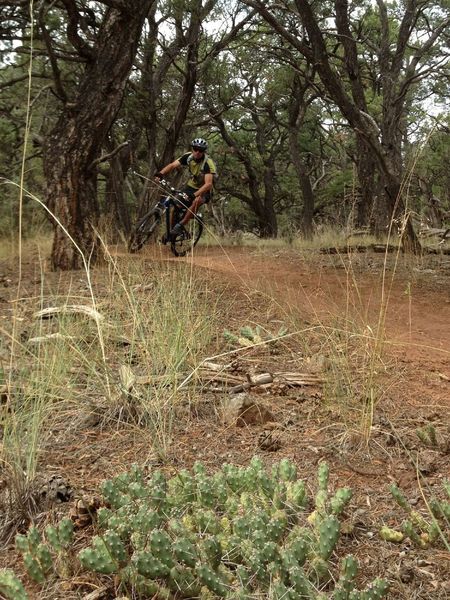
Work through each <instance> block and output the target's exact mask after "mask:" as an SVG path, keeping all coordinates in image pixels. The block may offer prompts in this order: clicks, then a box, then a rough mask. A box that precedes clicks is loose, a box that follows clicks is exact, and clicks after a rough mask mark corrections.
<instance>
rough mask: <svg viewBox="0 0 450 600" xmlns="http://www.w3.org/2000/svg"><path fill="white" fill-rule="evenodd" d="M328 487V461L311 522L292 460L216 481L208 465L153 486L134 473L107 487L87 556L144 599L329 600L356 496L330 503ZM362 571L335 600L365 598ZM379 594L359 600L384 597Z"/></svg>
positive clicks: (352, 565) (231, 471) (225, 474)
mask: <svg viewBox="0 0 450 600" xmlns="http://www.w3.org/2000/svg"><path fill="white" fill-rule="evenodd" d="M328 486H329V469H328V465H326V464H325V463H321V465H320V467H319V474H318V486H317V487H318V492H317V495H316V501H315V511H314V513H315V514H314V517H313V518H312V519H309V520H308V518H307V516H308V515H307V513H306V507H307V506H308V503H309V501H308V497H307V492H306V485H305V483H304V482H303V481H302V480H299V479H298V476H297V469H296V466H295V465H294V464H293V463H292V462H290V461H288V460H286V459H284V460H282V461H281V462H280V463H279V464H276V465H275V466H274V467H273V468H272V470H271V472H270V473H269V472H268V471H267V470H266V469H265V468H264V465H263V463H262V461H261V460H260V459H259V458H254V459H253V460H252V461H251V462H250V464H249V465H248V466H247V467H236V466H234V465H224V466H223V468H222V469H221V470H220V471H218V472H216V473H215V474H213V475H209V474H208V473H207V471H206V469H205V467H204V466H203V465H202V464H200V463H196V465H195V466H194V468H193V471H192V473H190V472H188V471H186V470H182V471H180V472H179V473H178V474H177V475H176V476H175V477H172V478H171V479H169V480H165V478H164V477H163V476H162V474H161V473H160V472H155V473H154V474H153V476H152V478H151V479H150V481H148V482H145V481H144V478H143V476H142V474H141V473H140V472H139V470H138V469H134V470H132V471H130V472H129V473H127V474H123V475H121V476H119V477H116V478H115V479H113V480H111V481H108V482H105V484H104V485H103V488H102V489H103V493H104V495H105V497H106V499H107V501H108V503H109V505H110V506H111V508H109V509H102V510H100V511H99V514H98V517H99V526H100V527H101V530H102V531H100V532H99V535H98V536H96V537H95V538H94V539H93V542H92V544H91V546H90V547H88V548H85V549H84V550H82V551H81V552H80V554H79V558H80V561H81V563H82V565H83V566H84V567H85V568H87V569H90V570H93V571H97V572H99V573H108V574H115V575H116V577H118V578H119V579H121V580H122V582H123V583H124V585H126V586H128V587H131V588H132V590H134V591H133V593H136V594H141V595H142V597H145V594H150V593H153V594H156V595H157V597H164V598H175V597H177V598H178V597H185V598H191V597H198V598H204V599H207V598H211V599H214V598H233V599H236V600H238V599H240V598H242V599H244V598H246V599H250V598H255V599H256V598H261V599H262V598H269V599H273V600H275V599H276V598H286V599H288V598H300V597H304V598H311V599H312V600H322V599H327V598H330V599H331V598H333V597H334V596H333V595H328V596H327V595H326V594H324V593H322V594H320V593H319V592H317V588H318V586H320V585H322V584H324V583H326V582H331V581H332V579H333V572H332V571H333V567H332V565H331V563H330V559H331V557H332V555H333V553H334V551H335V549H336V546H337V543H338V541H339V531H340V523H339V515H340V514H341V513H342V511H343V510H344V508H345V506H346V505H347V503H348V502H349V500H350V498H351V491H350V490H349V489H347V488H343V489H340V490H337V491H336V492H335V493H334V494H333V495H329V490H328ZM356 571H357V566H356V562H355V560H354V559H353V558H352V557H347V558H346V559H345V561H344V563H343V566H342V568H341V575H340V577H339V579H338V582H337V584H336V594H337V593H338V592H339V593H340V596H336V599H339V598H348V597H349V594H350V592H355V594H356V593H358V594H359V592H357V590H355V589H354V580H355V577H356ZM330 585H331V584H330ZM373 586H375V587H374V588H373V589H376V590H378V587H377V586H379V584H377V583H376V582H374V583H373ZM373 586H372V587H373ZM372 587H371V588H370V589H369V588H368V589H367V590H365V591H363V592H361V594H366V595H365V596H359V595H355V596H354V597H355V599H356V600H357V599H358V598H360V597H361V598H363V597H364V598H375V597H377V596H376V595H374V594H375V592H372V591H371V590H372ZM377 593H378V592H377ZM367 594H372V595H367ZM379 597H380V598H381V597H382V596H379Z"/></svg>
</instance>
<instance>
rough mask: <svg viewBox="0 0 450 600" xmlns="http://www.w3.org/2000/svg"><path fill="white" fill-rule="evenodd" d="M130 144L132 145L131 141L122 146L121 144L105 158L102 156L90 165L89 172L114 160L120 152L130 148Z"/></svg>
mask: <svg viewBox="0 0 450 600" xmlns="http://www.w3.org/2000/svg"><path fill="white" fill-rule="evenodd" d="M129 143H130V140H127V141H126V142H123V143H122V144H119V145H118V146H117V147H116V148H114V150H113V151H112V152H109V153H108V154H104V155H103V156H100V157H99V158H96V159H95V160H94V161H92V162H91V164H90V165H89V171H92V170H93V169H95V168H96V167H97V166H98V165H99V164H100V163H103V162H106V161H107V160H109V159H110V158H112V157H113V156H115V155H116V154H117V153H118V152H120V151H121V150H122V148H125V147H126V146H128V145H129Z"/></svg>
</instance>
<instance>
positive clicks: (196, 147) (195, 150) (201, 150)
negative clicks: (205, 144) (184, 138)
mask: <svg viewBox="0 0 450 600" xmlns="http://www.w3.org/2000/svg"><path fill="white" fill-rule="evenodd" d="M192 150H194V152H204V150H203V148H199V147H198V146H192Z"/></svg>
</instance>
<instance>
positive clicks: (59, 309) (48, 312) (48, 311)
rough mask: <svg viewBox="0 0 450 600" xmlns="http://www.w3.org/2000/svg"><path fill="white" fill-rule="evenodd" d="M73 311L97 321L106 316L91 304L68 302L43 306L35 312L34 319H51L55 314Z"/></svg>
mask: <svg viewBox="0 0 450 600" xmlns="http://www.w3.org/2000/svg"><path fill="white" fill-rule="evenodd" d="M71 313H79V314H84V315H86V316H88V317H90V318H91V319H94V320H95V321H104V320H105V317H104V316H103V315H102V314H100V313H99V312H98V310H95V309H94V308H92V307H91V306H85V305H84V304H66V305H64V306H51V307H49V308H43V309H42V310H40V311H38V312H37V313H34V315H33V318H34V319H39V318H41V319H50V318H51V317H53V316H55V315H66V314H71Z"/></svg>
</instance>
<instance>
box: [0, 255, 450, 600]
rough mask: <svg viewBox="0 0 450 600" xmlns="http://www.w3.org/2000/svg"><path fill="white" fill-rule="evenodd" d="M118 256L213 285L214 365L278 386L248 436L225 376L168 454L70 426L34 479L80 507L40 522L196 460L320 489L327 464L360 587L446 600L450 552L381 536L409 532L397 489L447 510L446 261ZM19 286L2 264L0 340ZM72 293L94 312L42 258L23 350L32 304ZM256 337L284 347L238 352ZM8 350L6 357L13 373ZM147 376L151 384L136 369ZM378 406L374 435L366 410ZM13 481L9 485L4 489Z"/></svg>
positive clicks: (32, 269)
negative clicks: (262, 471)
mask: <svg viewBox="0 0 450 600" xmlns="http://www.w3.org/2000/svg"><path fill="white" fill-rule="evenodd" d="M111 254H112V257H113V259H114V261H116V263H117V264H118V265H119V266H120V268H121V271H122V272H124V271H126V270H127V269H130V268H134V266H135V265H136V264H138V263H139V264H140V266H141V268H142V267H143V268H144V271H148V274H149V278H150V280H151V278H152V277H158V269H160V268H164V272H165V273H167V272H168V270H170V269H176V270H186V271H187V272H189V273H192V274H193V275H192V276H193V277H196V278H198V280H199V281H201V282H202V285H206V289H207V292H205V294H206V296H207V298H206V299H207V301H208V302H210V303H211V305H213V304H214V306H215V310H216V313H217V314H218V315H219V317H218V319H217V323H216V335H215V336H213V341H212V342H211V343H210V346H209V347H208V348H205V352H204V356H203V359H206V358H207V357H210V361H209V362H215V363H220V364H222V365H225V364H229V367H227V368H228V371H226V374H228V375H229V376H230V381H231V380H232V379H233V378H236V381H237V380H239V378H240V379H241V380H242V381H244V382H245V381H246V377H247V376H255V375H258V374H261V373H270V374H272V375H274V381H273V382H272V383H268V384H265V385H261V386H259V385H255V386H254V387H251V388H250V389H249V390H247V392H246V393H247V395H248V397H250V399H251V400H252V401H254V403H255V405H257V406H258V407H259V411H258V413H257V416H256V418H255V419H254V420H253V421H252V420H251V419H248V420H244V421H242V420H241V421H239V419H238V425H241V426H237V425H236V420H234V421H233V420H231V421H230V418H229V409H228V408H227V403H228V398H229V397H230V393H229V390H227V389H226V388H225V387H224V385H223V381H221V380H220V378H218V380H217V381H215V380H214V373H213V372H211V371H208V373H206V372H204V374H203V375H200V384H198V385H197V387H196V389H195V401H193V400H192V395H188V396H189V398H187V399H186V402H185V403H181V404H180V405H179V409H178V410H177V418H176V419H175V420H174V422H173V424H172V429H171V431H170V435H169V438H170V439H169V440H168V441H167V440H166V441H167V446H165V448H164V453H163V454H162V453H161V451H160V450H158V451H157V449H156V448H155V444H154V441H155V440H154V436H153V435H152V433H151V432H148V431H145V430H144V429H143V428H141V427H138V426H136V425H132V426H131V425H130V426H127V425H126V424H123V425H120V426H119V425H116V426H109V427H105V426H102V423H101V422H100V421H99V419H97V420H96V419H95V418H94V419H91V418H88V417H89V415H87V416H86V418H85V419H84V421H83V420H82V419H78V420H77V421H76V422H77V425H76V426H74V425H73V423H74V422H75V421H73V420H71V426H70V427H69V426H67V427H61V428H60V430H59V431H55V432H54V433H53V437H52V436H50V437H49V438H48V439H47V440H46V441H45V444H44V445H43V448H42V452H41V453H40V456H39V464H38V469H37V470H38V472H40V473H41V475H42V474H45V475H46V476H51V475H53V476H54V475H58V476H59V477H60V478H62V479H63V480H64V481H65V482H66V488H67V489H69V488H70V491H71V493H70V498H69V494H68V498H67V500H68V502H66V503H62V504H59V505H58V506H57V508H55V507H54V506H48V507H47V508H45V509H41V510H40V511H39V510H38V511H36V514H37V517H36V519H37V522H38V523H41V524H42V523H45V522H48V521H50V520H51V517H50V516H49V515H51V514H52V511H53V512H55V511H56V512H57V513H58V514H59V515H60V514H67V512H68V511H69V509H70V507H72V506H73V504H74V502H75V500H76V499H77V498H80V497H81V496H82V495H83V494H94V495H95V494H98V486H99V484H100V482H101V481H102V480H104V479H105V478H108V477H111V476H114V475H116V474H117V473H118V472H120V471H122V470H125V469H127V468H128V467H129V466H130V465H131V464H132V463H134V462H137V463H140V464H145V465H147V466H148V467H149V468H150V469H151V468H152V465H155V464H158V465H160V466H161V468H163V469H164V470H166V471H167V472H168V473H173V472H175V471H176V470H177V469H179V468H182V467H186V468H191V467H192V465H193V463H194V462H195V461H196V460H201V461H202V462H204V463H205V464H206V465H207V468H208V470H211V471H213V470H214V469H215V468H220V466H221V465H222V464H223V463H224V462H229V463H234V464H237V465H246V464H248V462H249V461H250V459H251V457H252V456H254V455H255V454H257V455H259V456H261V457H262V458H263V460H264V462H265V463H266V464H267V465H270V464H272V463H274V462H277V461H279V460H280V459H281V458H284V457H287V458H289V459H291V460H293V461H294V462H295V463H296V464H297V466H298V469H299V474H300V476H301V477H302V478H304V479H305V480H307V481H308V485H309V486H311V488H314V486H315V480H316V473H317V465H318V463H319V462H320V461H321V460H326V461H327V462H328V463H329V465H330V473H331V476H330V483H331V486H332V488H333V489H335V488H336V487H338V486H349V487H351V488H352V490H353V498H352V501H351V504H350V507H349V509H347V512H346V514H345V527H344V528H343V535H342V536H341V539H340V541H339V544H338V549H337V553H338V556H339V557H342V556H344V555H346V554H348V553H352V554H354V555H355V556H356V557H357V559H358V560H359V562H360V564H361V565H362V567H363V568H362V572H361V575H360V576H359V577H360V583H361V584H362V585H364V584H366V583H367V582H368V581H371V580H373V579H374V578H375V577H386V578H387V579H388V580H389V581H390V583H391V591H390V592H389V596H388V597H389V598H390V599H407V598H408V599H421V600H423V599H433V600H442V599H444V598H450V552H448V550H446V548H445V546H443V545H439V543H438V544H437V545H436V546H432V547H429V548H425V549H418V548H417V547H416V546H415V545H414V544H412V543H411V541H410V540H409V539H408V538H406V539H405V540H404V541H403V542H401V543H399V544H392V543H388V542H386V541H383V540H381V539H380V538H379V535H378V532H379V529H380V527H381V526H382V525H388V526H390V527H394V528H399V527H400V524H401V522H402V520H403V519H404V518H405V514H404V513H403V512H402V510H401V509H400V508H399V507H398V506H397V505H396V504H395V502H394V501H393V499H392V497H391V495H390V492H389V490H388V486H389V484H390V483H393V482H394V483H396V484H398V485H399V486H400V487H401V488H402V490H403V491H404V493H405V496H406V497H407V498H408V501H409V502H410V503H411V505H412V506H414V508H415V509H416V510H418V511H420V512H422V514H424V515H425V516H426V515H427V511H426V503H425V500H426V499H430V498H431V497H432V496H438V497H441V498H443V481H444V479H445V478H450V257H448V256H439V255H436V256H427V257H424V258H421V259H412V258H406V257H403V256H400V257H396V256H394V255H388V256H387V259H386V260H385V256H384V255H383V254H375V253H372V252H368V253H367V252H366V253H362V254H359V253H352V254H345V255H325V254H320V253H318V252H311V253H306V252H302V253H301V254H299V253H298V252H294V251H293V250H289V249H283V250H281V249H278V250H272V251H270V250H267V249H257V248H251V247H228V248H218V247H209V248H206V247H200V248H199V249H198V250H197V251H196V252H195V255H194V256H193V257H187V258H183V259H180V258H178V259H175V258H173V257H170V256H169V254H168V252H166V251H165V249H162V250H161V249H159V248H158V249H152V248H149V249H147V250H144V251H143V252H142V253H141V254H139V255H133V256H130V255H127V254H126V252H125V251H123V250H121V249H120V248H114V249H112V250H111ZM44 270H45V268H44ZM107 277H108V268H107V267H105V268H104V269H96V270H95V271H94V273H93V287H94V291H95V295H96V297H97V299H98V301H99V305H101V303H102V300H105V301H106V299H107V295H108V293H110V288H108V285H107V283H106V280H107ZM44 280H45V281H44ZM16 284H17V269H16V268H15V266H14V264H13V263H12V261H10V260H3V261H1V263H0V317H1V322H0V326H1V331H2V334H5V333H7V332H8V331H10V327H12V313H13V311H14V310H16V307H17V298H16ZM2 286H3V287H2ZM41 286H44V287H43V289H42V288H41ZM68 289H70V291H71V294H72V296H73V298H76V297H80V298H86V297H87V296H88V295H87V293H86V281H85V278H84V277H83V274H82V273H78V272H77V273H63V274H58V273H49V272H45V276H44V272H43V267H42V263H41V262H40V261H39V260H38V258H37V256H33V255H30V256H27V257H25V259H24V262H23V273H22V284H21V294H20V297H21V299H20V300H19V303H21V305H23V306H24V307H23V310H22V313H21V316H20V324H19V325H18V327H19V332H18V335H19V337H20V339H21V340H22V341H23V340H25V339H26V337H27V335H29V329H30V326H29V321H28V318H29V316H30V314H31V311H32V310H35V309H36V303H37V304H38V305H39V303H41V304H42V297H44V298H45V297H46V295H47V294H48V295H51V296H52V298H54V297H55V294H56V292H58V293H60V294H61V291H62V290H68ZM147 289H148V291H145V290H146V288H145V286H144V287H143V288H142V294H141V296H140V298H141V302H143V303H151V302H152V289H151V285H149V286H148V288H147ZM170 293H171V290H170V287H169V286H168V289H167V294H170ZM81 301H82V300H80V302H81ZM33 302H34V304H33ZM83 303H86V301H85V300H83ZM25 305H26V306H25ZM44 305H48V303H47V302H44ZM100 310H101V308H100ZM27 315H28V317H27ZM245 326H247V327H251V328H252V329H253V330H256V328H259V329H258V331H260V333H261V332H263V333H262V337H263V338H264V332H265V333H267V334H269V332H270V334H271V335H274V336H275V337H276V334H277V333H280V332H281V333H280V338H281V339H280V340H279V341H275V342H270V343H265V344H260V345H258V344H256V345H254V346H252V347H248V348H247V347H245V346H242V347H241V346H239V342H236V344H235V346H229V345H227V343H226V340H225V339H224V338H223V331H224V330H228V331H230V332H232V333H236V334H237V335H238V336H239V331H240V329H241V328H242V327H245ZM281 330H282V331H281ZM6 337H7V336H6ZM6 337H5V339H6ZM7 350H8V344H7V343H6V342H5V343H4V345H3V348H2V352H3V355H2V358H1V361H2V362H1V364H2V365H3V368H4V370H5V372H7V369H8V358H7ZM227 352H229V353H230V354H225V355H224V356H221V355H222V354H224V353H227ZM135 364H136V366H135V367H133V368H136V370H137V371H139V370H140V367H141V366H142V365H139V360H137V363H135ZM111 366H113V365H111ZM287 372H289V373H295V374H296V377H297V379H299V378H300V379H301V377H300V374H301V375H302V376H304V377H305V380H306V384H305V385H301V384H299V383H298V382H297V384H292V385H291V384H289V383H286V380H283V377H282V376H281V374H283V373H284V374H286V373H287ZM199 373H201V370H199ZM276 374H280V375H279V377H277V376H276ZM202 377H203V379H202ZM308 377H309V379H308ZM370 394H372V399H373V400H374V410H373V415H372V417H373V418H372V419H368V417H367V410H365V407H367V397H368V395H370ZM227 411H228V412H227ZM91 416H92V415H91ZM71 418H72V416H71ZM242 425H243V426H242ZM430 425H431V426H432V427H433V429H434V431H435V432H436V437H437V439H436V440H435V442H429V443H427V442H426V441H424V440H423V439H420V438H419V436H418V435H417V433H416V432H417V430H418V429H419V430H420V429H423V428H426V427H429V426H430ZM1 468H2V467H1V465H0V469H1ZM4 477H5V475H3V477H2V473H1V470H0V481H1V483H2V486H3V488H4V487H5V486H7V481H5V480H4V479H3V478H4ZM2 479H3V480H2ZM0 489H1V486H0ZM19 527H20V523H19ZM22 527H23V524H22ZM449 531H450V527H449V528H448V529H447V535H448V534H449ZM1 556H2V558H0V567H4V566H9V567H13V568H14V569H15V570H16V572H18V573H19V574H23V567H22V563H21V559H20V558H19V557H18V556H17V554H16V552H15V550H14V548H13V546H12V544H11V543H9V544H8V545H6V546H5V549H4V551H3V552H2V555H1ZM24 581H27V579H26V576H24ZM102 586H104V587H103V588H102ZM27 589H29V590H31V592H30V595H31V597H35V598H44V597H45V598H49V599H52V600H55V599H56V598H61V599H62V598H67V599H69V598H82V597H85V595H86V594H88V593H92V591H93V590H94V591H95V590H101V589H103V590H104V592H103V595H102V594H100V595H98V598H99V599H101V598H104V599H113V598H115V597H116V595H115V593H114V582H113V581H112V580H111V579H110V578H108V577H103V578H101V577H99V578H90V579H89V578H87V577H81V578H80V577H77V578H72V579H71V580H70V579H69V580H67V581H65V582H63V583H61V582H59V583H58V584H55V585H54V586H53V587H52V586H49V587H47V588H46V590H45V592H41V591H39V588H38V587H37V586H34V584H31V583H30V582H28V583H27ZM32 594H34V595H32ZM86 597H87V596H86Z"/></svg>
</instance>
